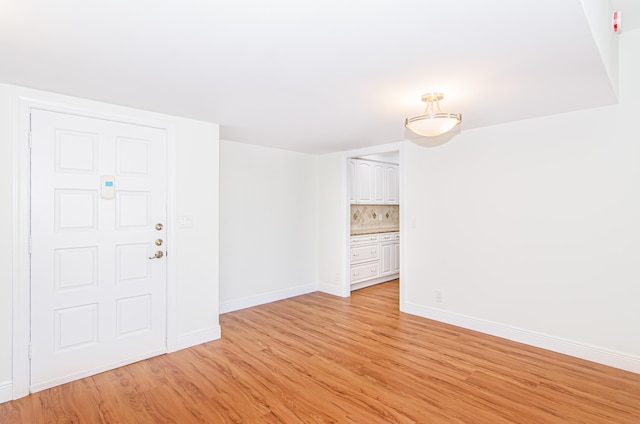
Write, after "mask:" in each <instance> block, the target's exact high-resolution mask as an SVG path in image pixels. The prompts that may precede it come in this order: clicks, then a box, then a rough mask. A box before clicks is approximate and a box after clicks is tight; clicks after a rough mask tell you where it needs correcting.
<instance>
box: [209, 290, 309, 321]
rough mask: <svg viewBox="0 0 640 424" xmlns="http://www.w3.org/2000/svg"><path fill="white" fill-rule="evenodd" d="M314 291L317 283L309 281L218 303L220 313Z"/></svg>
mask: <svg viewBox="0 0 640 424" xmlns="http://www.w3.org/2000/svg"><path fill="white" fill-rule="evenodd" d="M315 291H318V285H317V284H315V283H311V284H304V285H301V286H296V287H291V288H288V289H284V290H276V291H272V292H269V293H263V294H259V295H256V296H251V297H245V298H244V299H238V300H230V301H228V302H222V303H220V313H221V314H225V313H227V312H232V311H237V310H239V309H245V308H251V307H252V306H258V305H263V304H265V303H270V302H275V301H278V300H282V299H288V298H290V297H294V296H300V295H302V294H307V293H312V292H315Z"/></svg>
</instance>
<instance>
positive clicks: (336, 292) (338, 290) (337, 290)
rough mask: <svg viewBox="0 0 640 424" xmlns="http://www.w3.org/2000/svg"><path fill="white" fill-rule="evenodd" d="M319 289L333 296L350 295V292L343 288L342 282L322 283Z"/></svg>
mask: <svg viewBox="0 0 640 424" xmlns="http://www.w3.org/2000/svg"><path fill="white" fill-rule="evenodd" d="M318 291H321V292H322V293H327V294H330V295H333V296H339V297H349V293H346V294H345V293H344V290H343V289H342V284H341V285H335V284H333V285H330V284H322V283H321V284H320V285H319V287H318Z"/></svg>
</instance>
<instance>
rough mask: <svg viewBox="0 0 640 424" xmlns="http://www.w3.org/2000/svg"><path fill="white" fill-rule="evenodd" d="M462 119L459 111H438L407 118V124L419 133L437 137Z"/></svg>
mask: <svg viewBox="0 0 640 424" xmlns="http://www.w3.org/2000/svg"><path fill="white" fill-rule="evenodd" d="M461 121H462V116H460V114H459V113H437V114H435V115H420V116H416V117H414V118H407V120H406V122H405V126H406V127H407V128H409V129H410V130H411V131H413V132H414V133H416V134H418V135H423V136H426V137H435V136H437V135H440V134H444V133H446V132H447V131H451V129H452V128H453V127H455V126H456V125H458V124H459V123H460V122H461Z"/></svg>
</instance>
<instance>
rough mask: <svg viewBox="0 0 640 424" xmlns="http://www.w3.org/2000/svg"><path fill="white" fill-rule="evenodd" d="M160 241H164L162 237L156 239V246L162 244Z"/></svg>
mask: <svg viewBox="0 0 640 424" xmlns="http://www.w3.org/2000/svg"><path fill="white" fill-rule="evenodd" d="M162 243H164V242H163V241H162V239H158V240H156V246H162Z"/></svg>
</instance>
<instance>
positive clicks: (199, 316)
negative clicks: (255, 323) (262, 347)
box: [0, 84, 220, 401]
mask: <svg viewBox="0 0 640 424" xmlns="http://www.w3.org/2000/svg"><path fill="white" fill-rule="evenodd" d="M18 96H26V97H29V98H31V99H36V100H38V101H42V102H51V103H55V104H64V105H67V106H70V107H73V108H81V109H85V110H92V111H97V112H99V113H104V114H113V115H118V116H130V117H132V118H134V119H139V120H144V121H154V122H162V123H166V124H167V126H168V127H170V128H171V130H170V131H172V132H173V134H174V135H175V145H176V156H177V157H176V167H175V169H174V175H173V178H172V181H171V182H170V184H172V185H173V191H174V192H175V193H176V205H175V209H176V210H175V217H176V218H177V217H180V216H183V215H190V216H192V217H193V222H194V225H193V228H188V229H187V228H185V229H178V230H176V232H175V235H176V246H175V247H174V246H169V245H168V246H167V249H168V251H169V254H171V255H175V258H176V259H175V267H176V269H175V278H176V280H177V284H176V292H175V293H173V297H172V298H170V299H169V302H174V305H175V311H176V321H177V322H175V323H169V327H170V328H169V330H170V331H173V332H174V333H175V334H174V336H175V337H174V343H175V344H174V345H173V346H169V348H170V349H180V348H184V347H188V346H190V345H193V344H197V343H203V342H205V341H209V340H212V339H215V338H218V337H219V336H220V327H219V325H218V268H219V262H218V245H217V237H218V150H219V148H218V144H219V136H218V125H216V124H211V123H204V122H198V121H193V120H188V119H183V118H178V117H173V116H168V115H161V114H156V113H151V112H146V111H140V110H134V109H129V108H124V107H120V106H115V105H108V104H103V103H98V102H93V101H89V100H84V99H78V98H72V97H67V96H60V95H56V94H53V93H46V92H42V91H36V90H30V89H26V88H21V87H16V86H11V85H5V84H0V173H2V175H4V178H2V179H1V180H0V194H1V195H3V198H4V199H5V204H4V205H5V207H3V208H0V218H1V221H0V236H1V237H0V401H4V400H8V399H10V398H11V395H12V381H13V379H14V378H13V376H12V357H11V356H12V349H13V346H12V326H13V322H12V317H13V308H12V278H13V272H14V270H13V269H12V263H13V260H12V259H13V251H12V248H13V245H12V216H13V215H12V213H13V210H14V208H15V207H16V205H14V204H13V201H12V195H13V184H14V182H15V168H14V164H13V130H14V128H13V124H14V122H13V116H14V115H13V113H14V110H13V107H14V101H15V100H16V99H17V97H18ZM203 181H206V182H207V185H208V187H207V188H206V190H207V193H208V195H207V196H203V195H202V190H203V189H204V188H205V187H204V185H203ZM169 224H170V225H171V223H169ZM175 224H176V223H175V222H174V223H173V225H175Z"/></svg>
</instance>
